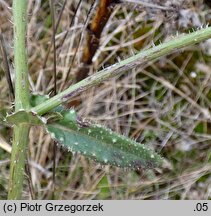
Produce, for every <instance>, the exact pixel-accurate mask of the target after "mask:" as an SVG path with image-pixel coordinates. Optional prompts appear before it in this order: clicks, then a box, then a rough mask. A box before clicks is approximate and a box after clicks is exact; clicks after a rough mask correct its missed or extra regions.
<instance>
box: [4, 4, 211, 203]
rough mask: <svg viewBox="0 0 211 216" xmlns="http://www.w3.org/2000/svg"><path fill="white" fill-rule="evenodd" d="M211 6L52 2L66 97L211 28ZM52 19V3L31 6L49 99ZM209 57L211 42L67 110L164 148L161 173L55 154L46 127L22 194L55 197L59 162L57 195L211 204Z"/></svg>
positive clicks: (33, 150) (37, 72) (114, 82)
mask: <svg viewBox="0 0 211 216" xmlns="http://www.w3.org/2000/svg"><path fill="white" fill-rule="evenodd" d="M103 2H107V3H106V4H105V5H104V4H103ZM210 3H211V1H209V0H207V1H205V0H204V1H203V0H177V1H176V0H171V1H170V0H164V1H161V0H148V1H147V0H145V1H140V0H125V1H123V0H122V1H117V0H115V1H111V0H110V1H105V0H92V1H91V0H87V1H84V0H82V1H81V0H71V1H70V0H69V1H65V0H54V9H55V23H56V24H57V31H56V65H57V90H58V92H59V91H61V90H62V89H64V88H66V87H68V86H69V85H71V84H73V83H74V82H76V80H77V81H78V80H80V79H81V78H80V75H79V74H86V73H87V75H88V74H93V73H95V72H96V71H99V70H101V69H103V68H105V67H108V66H110V65H112V64H114V63H116V62H118V61H121V60H123V59H125V58H127V57H129V56H132V55H135V54H136V53H138V52H140V51H141V50H144V49H147V48H150V47H152V46H154V45H158V44H160V43H162V42H165V41H168V40H171V39H172V38H174V37H176V36H177V35H178V34H182V33H189V32H192V31H193V30H194V29H195V30H196V29H197V28H201V27H205V26H206V25H207V24H210V23H211V4H210ZM11 6H12V1H11V0H9V1H5V0H0V33H1V34H2V35H3V37H4V41H5V47H6V51H7V58H8V60H9V63H10V70H11V76H12V80H13V81H14V69H13V67H14V66H13V54H14V53H13V25H12V9H11ZM102 7H104V9H105V10H103V9H102ZM104 12H105V13H104ZM103 13H104V14H103ZM51 15H52V14H51V10H50V4H49V0H42V1H41V0H28V38H27V40H28V54H29V59H28V64H29V81H30V88H31V91H32V92H34V93H37V94H50V95H51V94H52V92H53V89H54V78H53V65H54V58H53V56H54V53H53V46H52V16H51ZM101 15H102V16H101ZM99 20H100V21H99ZM94 25H95V26H98V28H97V30H96V32H94ZM93 32H94V33H93ZM93 34H94V36H93ZM92 36H93V37H92ZM93 38H94V39H93ZM92 39H93V40H92ZM93 41H94V42H93ZM210 60H211V39H210V40H207V41H205V42H203V43H200V44H198V45H195V46H190V47H187V48H185V49H183V50H182V51H179V52H175V53H174V54H171V55H168V56H166V57H162V58H160V59H159V60H157V61H154V62H149V63H148V64H147V65H145V66H144V67H143V66H142V67H137V68H135V69H133V70H130V71H128V72H127V73H125V74H124V75H121V76H118V77H116V78H113V79H111V80H109V81H106V82H104V83H103V84H101V85H100V86H97V87H94V88H91V89H90V90H88V91H86V92H85V93H82V94H81V95H79V96H78V97H77V98H74V100H72V101H70V102H69V103H68V104H66V106H67V107H68V108H69V107H75V109H76V110H77V111H78V113H79V114H80V115H81V116H83V117H84V118H87V119H91V120H92V121H94V122H98V123H101V124H103V125H105V126H107V127H109V128H111V129H112V130H114V131H116V132H118V133H120V134H124V135H126V136H129V137H130V138H132V139H135V140H136V141H138V142H140V143H143V144H145V145H147V146H149V147H150V148H152V149H154V150H155V151H156V152H159V153H160V154H161V155H162V156H163V157H164V158H165V164H164V166H163V167H161V168H157V169H154V170H137V171H136V170H124V169H119V168H115V167H110V166H101V165H100V164H98V163H95V162H93V161H91V160H89V159H86V158H85V157H83V156H80V155H78V154H74V155H73V154H71V153H70V152H67V151H66V150H65V149H62V148H59V147H58V149H57V152H56V157H54V154H53V141H52V140H51V139H50V137H49V135H47V134H46V132H45V129H44V128H42V127H32V128H31V131H30V143H29V149H28V162H29V172H30V173H31V178H29V176H28V175H26V181H25V187H24V192H23V198H24V199H30V198H31V195H32V194H33V197H34V198H36V199H50V198H51V195H52V188H53V160H54V159H55V162H56V176H55V177H56V180H55V198H56V199H210V198H211V134H210V132H211V121H210V115H209V112H210V109H211V61H210ZM2 61H3V60H2V55H0V92H1V93H0V199H5V198H6V194H7V187H8V179H9V164H10V151H11V143H12V140H11V138H12V128H11V127H9V126H8V125H6V124H5V123H4V122H3V119H4V118H5V116H6V113H7V112H10V110H11V107H12V106H13V103H12V99H11V93H10V91H9V87H8V83H7V80H6V76H5V72H4V67H3V62H2ZM84 71H85V72H84ZM206 112H207V115H206ZM29 181H31V184H32V185H33V190H32V191H30V190H29V187H28V183H29Z"/></svg>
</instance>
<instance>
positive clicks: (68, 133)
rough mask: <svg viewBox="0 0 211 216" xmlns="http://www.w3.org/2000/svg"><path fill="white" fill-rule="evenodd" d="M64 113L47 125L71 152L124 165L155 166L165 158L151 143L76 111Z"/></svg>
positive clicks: (136, 167) (120, 165) (115, 164)
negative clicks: (114, 130) (80, 115)
mask: <svg viewBox="0 0 211 216" xmlns="http://www.w3.org/2000/svg"><path fill="white" fill-rule="evenodd" d="M61 114H62V115H63V119H61V120H59V121H57V122H54V123H51V124H47V130H48V132H49V133H50V134H51V137H52V138H53V139H55V140H57V141H58V142H59V143H60V144H61V145H62V146H63V147H66V148H67V149H68V150H69V151H71V152H78V153H80V154H82V155H84V156H86V157H88V158H91V159H94V160H95V161H98V162H100V163H102V164H110V165H113V166H118V167H124V168H133V169H140V168H153V167H157V166H159V165H161V163H162V159H161V157H160V156H159V155H158V154H157V153H155V152H154V151H153V150H151V149H149V148H148V147H147V146H145V145H142V144H140V143H137V142H135V141H134V140H131V139H129V138H127V137H124V136H122V135H119V134H117V133H115V132H113V131H111V130H110V129H108V128H105V127H103V126H101V125H99V124H92V123H90V122H87V121H84V120H82V119H81V118H79V117H78V116H77V115H76V113H75V111H74V110H69V111H63V112H62V113H61Z"/></svg>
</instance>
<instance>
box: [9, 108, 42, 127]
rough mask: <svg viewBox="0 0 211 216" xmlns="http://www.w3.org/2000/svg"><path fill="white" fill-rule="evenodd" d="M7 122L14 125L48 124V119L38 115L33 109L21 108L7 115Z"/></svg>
mask: <svg viewBox="0 0 211 216" xmlns="http://www.w3.org/2000/svg"><path fill="white" fill-rule="evenodd" d="M6 122H8V123H9V124H12V125H19V124H24V123H27V124H30V125H43V124H46V119H45V118H43V117H40V116H38V115H37V114H36V113H33V112H31V111H25V110H20V111H18V112H15V113H13V114H11V115H8V116H7V117H6Z"/></svg>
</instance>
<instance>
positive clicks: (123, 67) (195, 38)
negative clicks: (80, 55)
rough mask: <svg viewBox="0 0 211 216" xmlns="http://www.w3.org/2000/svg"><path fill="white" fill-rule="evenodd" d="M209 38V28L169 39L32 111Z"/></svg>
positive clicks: (46, 108) (50, 106) (47, 108)
mask: <svg viewBox="0 0 211 216" xmlns="http://www.w3.org/2000/svg"><path fill="white" fill-rule="evenodd" d="M210 37H211V27H209V28H208V27H207V28H204V29H201V30H198V31H196V32H193V33H190V34H186V35H181V36H179V37H177V38H174V39H171V40H170V41H168V42H166V43H163V44H161V45H158V46H155V47H153V48H150V49H148V50H145V51H142V52H140V53H138V54H136V55H134V56H132V57H130V58H127V59H125V60H123V61H121V62H119V63H117V64H115V65H113V66H111V67H108V68H105V69H104V70H102V71H99V72H97V73H95V74H94V75H92V76H89V77H87V78H86V79H84V80H82V81H80V82H78V83H76V84H75V85H73V86H70V87H69V88H67V89H66V90H64V91H63V92H61V93H60V94H58V95H56V96H54V97H52V98H50V99H48V100H47V101H45V102H43V103H42V104H40V105H38V106H36V107H34V108H33V111H34V112H36V113H38V114H39V115H43V114H45V113H46V112H48V111H50V110H51V109H53V108H55V107H57V106H58V105H60V104H61V103H62V102H65V101H67V100H69V99H70V98H72V97H74V96H75V95H77V94H79V93H81V92H83V91H85V90H86V89H88V88H90V87H92V86H95V85H98V84H100V83H102V82H103V81H105V80H107V79H109V78H111V77H114V76H117V75H119V74H122V73H124V72H125V71H127V70H131V69H132V68H134V67H136V66H139V65H140V66H141V65H145V64H147V63H148V62H150V61H152V60H155V59H157V58H159V57H161V56H164V55H167V54H170V53H172V52H175V51H178V50H179V49H181V48H184V47H186V46H189V45H193V44H196V43H199V42H201V41H203V40H206V39H209V38H210Z"/></svg>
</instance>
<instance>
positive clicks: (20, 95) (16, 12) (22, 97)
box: [8, 0, 30, 199]
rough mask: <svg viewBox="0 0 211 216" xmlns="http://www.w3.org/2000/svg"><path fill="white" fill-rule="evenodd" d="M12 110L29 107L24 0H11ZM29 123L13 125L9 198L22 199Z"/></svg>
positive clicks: (25, 9) (25, 4)
mask: <svg viewBox="0 0 211 216" xmlns="http://www.w3.org/2000/svg"><path fill="white" fill-rule="evenodd" d="M13 21H14V59H15V111H18V110H21V109H29V107H30V105H29V104H30V103H29V82H28V66H27V50H26V27H27V0H13ZM29 128H30V127H29V125H27V124H20V125H18V126H15V127H14V134H13V146H12V155H11V164H10V180H9V193H8V199H21V194H22V190H23V180H24V167H25V159H26V149H27V144H28V133H29Z"/></svg>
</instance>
